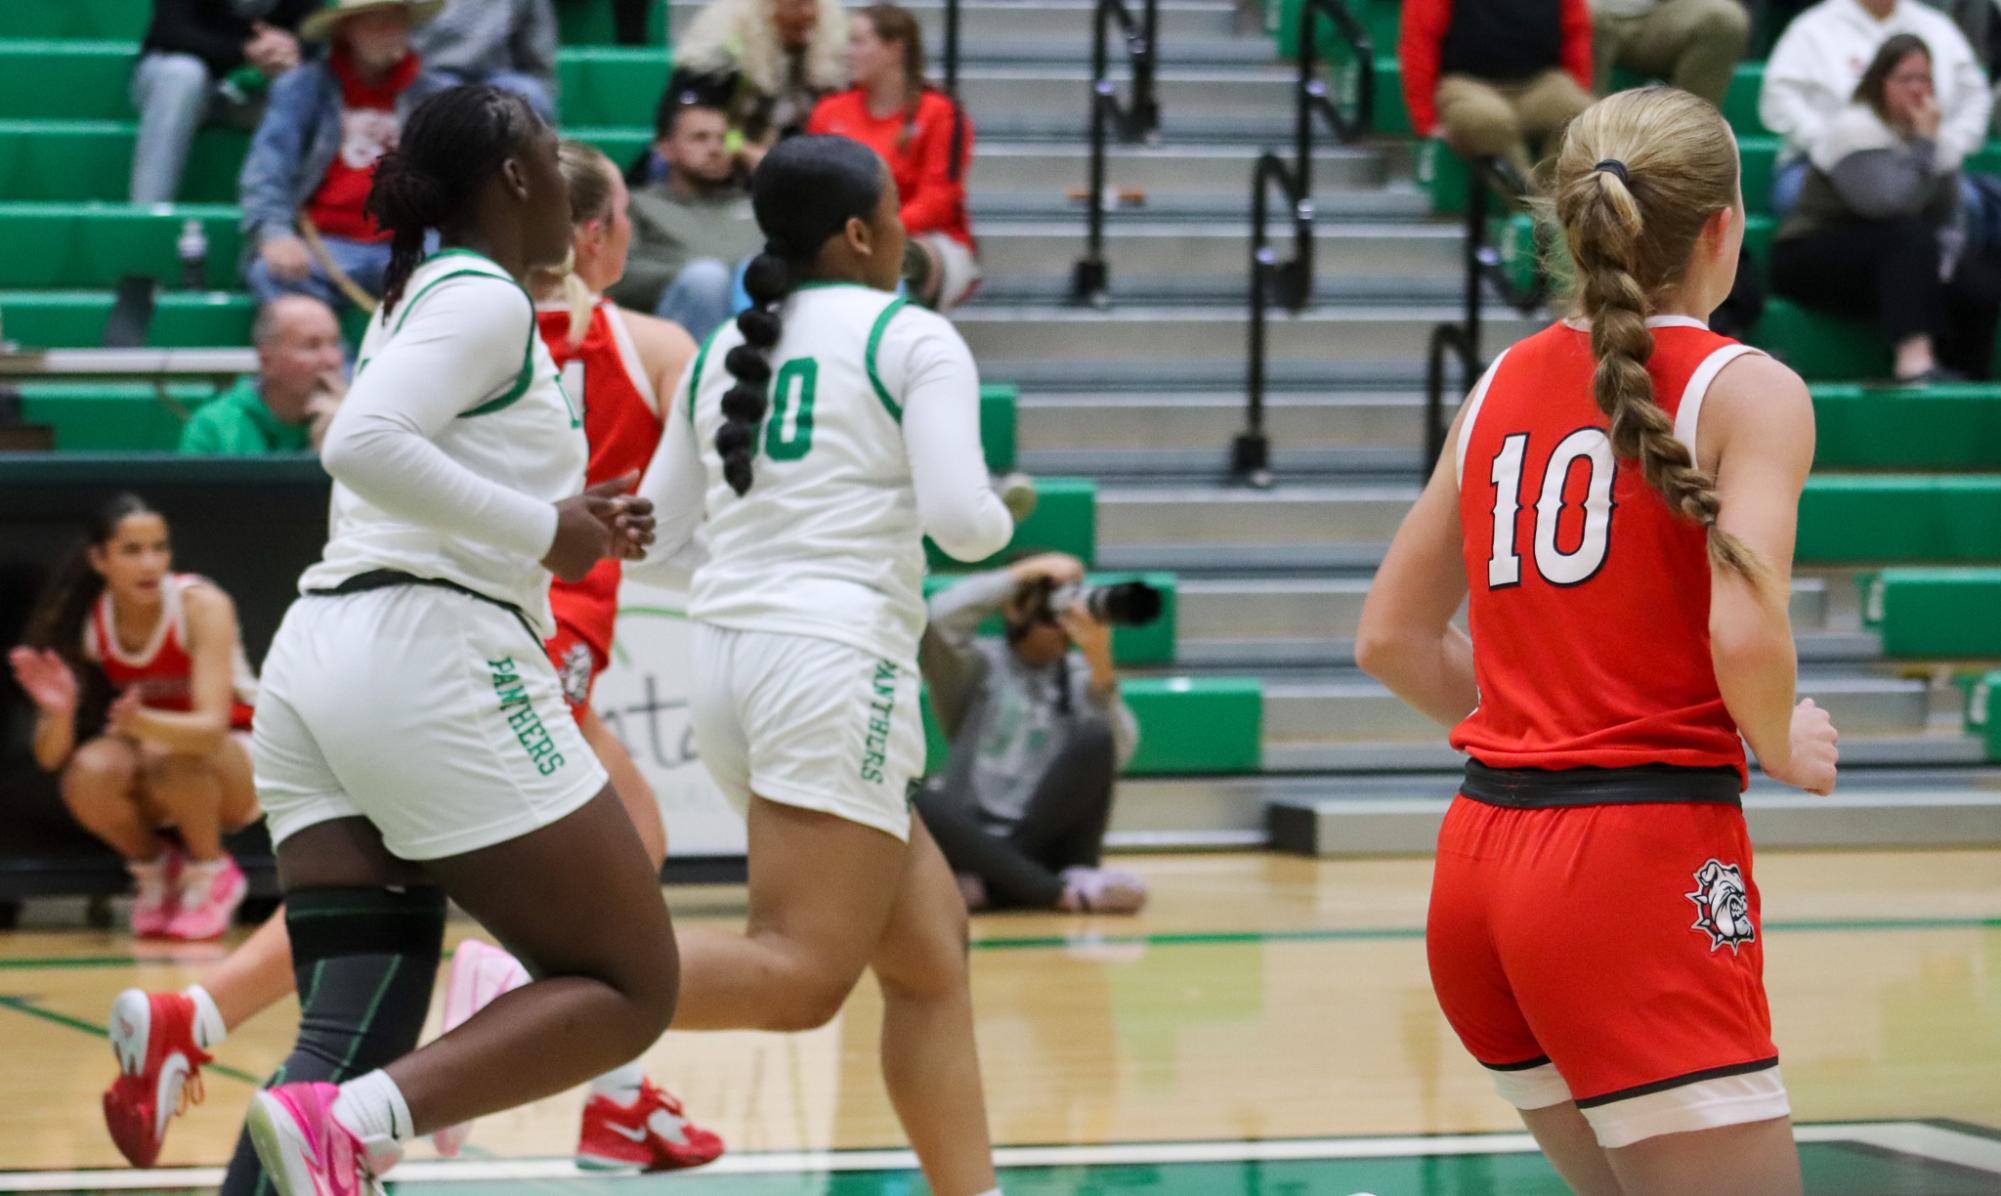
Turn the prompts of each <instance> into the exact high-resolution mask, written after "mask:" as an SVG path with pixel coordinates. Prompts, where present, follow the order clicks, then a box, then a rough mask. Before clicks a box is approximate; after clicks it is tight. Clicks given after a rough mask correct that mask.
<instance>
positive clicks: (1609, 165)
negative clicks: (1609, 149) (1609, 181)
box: [1591, 158, 1633, 187]
mask: <svg viewBox="0 0 2001 1196" xmlns="http://www.w3.org/2000/svg"><path fill="white" fill-rule="evenodd" d="M1591 169H1592V170H1594V171H1596V170H1602V171H1604V172H1605V173H1606V174H1609V175H1612V176H1613V177H1615V178H1617V179H1618V180H1619V182H1621V183H1622V184H1624V185H1625V186H1628V187H1630V186H1632V185H1633V176H1632V175H1630V174H1627V173H1626V164H1625V163H1624V162H1621V161H1619V159H1617V158H1600V159H1599V160H1598V164H1597V165H1596V166H1593V167H1592V168H1591Z"/></svg>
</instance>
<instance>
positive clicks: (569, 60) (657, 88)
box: [556, 45, 673, 165]
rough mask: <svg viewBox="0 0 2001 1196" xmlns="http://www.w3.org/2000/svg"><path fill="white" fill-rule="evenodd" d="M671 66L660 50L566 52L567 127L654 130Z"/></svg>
mask: <svg viewBox="0 0 2001 1196" xmlns="http://www.w3.org/2000/svg"><path fill="white" fill-rule="evenodd" d="M672 65H673V60H672V58H671V57H670V56H669V55H668V53H667V51H666V48H665V47H664V46H659V45H656V46H650V47H645V48H632V49H627V48H624V47H617V48H614V47H610V46H582V47H565V48H564V49H563V51H562V53H561V54H559V55H558V56H557V59H556V68H557V69H556V77H557V81H558V82H559V83H560V84H561V87H562V98H561V104H562V117H563V120H564V122H565V123H566V124H572V125H650V124H651V123H652V121H653V113H654V109H655V108H656V107H658V105H659V103H660V93H661V92H662V91H664V90H665V89H666V87H667V74H668V71H669V70H671V69H672ZM620 165H624V163H622V162H621V163H620Z"/></svg>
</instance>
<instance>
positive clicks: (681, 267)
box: [611, 93, 764, 341]
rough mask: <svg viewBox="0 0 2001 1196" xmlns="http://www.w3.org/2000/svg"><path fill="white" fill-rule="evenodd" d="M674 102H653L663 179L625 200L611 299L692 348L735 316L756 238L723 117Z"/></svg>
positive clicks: (758, 244) (760, 237) (760, 243)
mask: <svg viewBox="0 0 2001 1196" xmlns="http://www.w3.org/2000/svg"><path fill="white" fill-rule="evenodd" d="M680 101H681V97H679V96H677V95H674V94H672V93H670V94H669V95H668V96H667V97H666V98H665V99H664V100H663V101H662V102H661V105H660V115H659V120H658V121H657V134H658V135H657V137H656V139H655V141H654V143H653V145H654V150H655V152H657V153H658V154H659V155H660V156H661V157H662V158H664V159H665V160H666V162H667V165H668V171H667V178H666V180H665V181H664V182H659V183H654V184H652V185H651V186H647V187H641V188H637V189H635V190H634V191H633V193H632V255H631V257H630V258H629V259H628V261H627V263H626V269H625V278H624V280H623V281H621V282H620V283H619V284H618V285H616V286H614V287H613V288H612V289H611V296H612V298H613V299H615V300H617V301H618V303H620V304H621V305H623V306H625V307H629V308H632V309H633V310H635V311H650V312H653V313H655V314H657V315H659V316H660V317H661V318H662V319H667V320H672V321H673V322H675V323H676V324H679V325H680V326H681V327H682V328H684V329H686V330H687V332H688V335H690V336H692V337H694V338H695V339H696V340H698V341H699V340H705V339H707V337H708V335H709V333H711V332H713V331H715V329H716V327H717V325H719V324H721V323H722V322H723V321H724V320H727V319H729V318H730V316H731V315H732V314H733V313H734V312H735V311H736V301H735V298H734V295H733V291H734V287H735V280H736V276H737V272H738V271H739V270H740V269H741V268H742V263H744V262H745V261H747V260H749V259H750V258H751V257H752V256H754V255H755V254H756V253H757V252H758V251H759V250H760V249H762V248H763V247H764V234H763V233H761V232H759V231H758V229H757V217H756V215H755V214H753V213H752V212H751V210H750V191H749V189H748V188H747V187H745V186H744V183H743V175H742V172H741V171H739V170H738V169H737V165H736V161H735V160H734V159H733V158H732V157H731V156H730V152H729V147H728V136H729V117H728V116H727V115H726V114H725V113H724V112H723V110H722V109H720V108H711V107H707V106H705V105H703V104H700V103H682V102H680Z"/></svg>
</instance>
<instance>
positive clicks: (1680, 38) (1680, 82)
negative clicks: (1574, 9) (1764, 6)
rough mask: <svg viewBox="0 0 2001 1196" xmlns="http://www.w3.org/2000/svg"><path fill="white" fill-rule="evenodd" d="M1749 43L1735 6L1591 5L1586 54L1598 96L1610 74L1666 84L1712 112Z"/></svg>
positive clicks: (1707, 0)
mask: <svg viewBox="0 0 2001 1196" xmlns="http://www.w3.org/2000/svg"><path fill="white" fill-rule="evenodd" d="M1750 40H1751V14H1749V13H1748V12H1746V11H1744V5H1743V4H1742V3H1740V2H1739V0H1592V3H1591V49H1592V58H1593V60H1594V61H1595V62H1596V64H1597V71H1596V79H1597V85H1598V93H1599V94H1600V95H1604V94H1606V93H1607V92H1610V91H1611V90H1612V72H1613V71H1614V70H1627V71H1632V72H1633V73H1635V74H1638V75H1643V76H1645V77H1647V78H1649V79H1665V80H1667V81H1668V82H1669V83H1672V84H1673V85H1674V86H1676V87H1679V88H1681V89H1682V90H1683V91H1686V92H1692V93H1693V94H1695V95H1699V96H1701V97H1702V98H1703V99H1705V100H1708V101H1709V102H1710V103H1712V104H1715V105H1716V106H1717V107H1719V108H1720V107H1722V106H1723V93H1724V92H1726V91H1728V90H1730V76H1731V75H1732V74H1733V73H1735V72H1736V70H1737V60H1738V59H1740V58H1742V57H1743V56H1744V47H1745V45H1746V44H1747V43H1749V41H1750Z"/></svg>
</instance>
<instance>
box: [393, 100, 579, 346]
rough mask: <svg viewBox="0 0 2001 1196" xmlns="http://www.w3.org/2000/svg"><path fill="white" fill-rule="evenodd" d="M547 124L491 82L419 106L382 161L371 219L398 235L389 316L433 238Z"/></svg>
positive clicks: (462, 216) (452, 222) (464, 212)
mask: <svg viewBox="0 0 2001 1196" xmlns="http://www.w3.org/2000/svg"><path fill="white" fill-rule="evenodd" d="M545 127H546V126H545V125H544V124H543V122H542V118H541V117H540V116H538V115H536V113H535V110H534V109H533V108H531V107H529V106H528V102H527V101H526V100H524V99H522V98H521V97H520V96H518V95H515V94H514V93H512V92H507V91H502V90H500V89H499V88H497V87H489V86H486V85H484V84H478V85H468V86H463V87H453V88H450V89H448V90H446V91H441V92H439V93H438V94H437V95H434V96H432V97H431V98H430V99H427V100H425V101H424V102H423V103H421V104H419V105H417V109H416V111H414V112H412V113H411V114H410V119H409V120H408V121H407V122H405V123H404V125H403V133H402V139H401V143H400V144H399V145H398V146H397V147H396V148H395V149H393V150H390V151H389V152H388V153H386V154H384V155H383V156H382V160H381V161H380V162H378V163H377V164H376V167H375V183H374V186H373V187H372V188H371V189H370V190H369V193H368V204H367V211H368V214H369V215H370V216H373V217H374V218H375V223H376V224H377V225H379V226H380V227H381V228H382V229H383V231H385V232H388V233H390V234H392V237H393V239H392V240H391V241H390V245H389V270H388V273H387V274H385V275H384V277H383V286H382V311H383V314H384V315H385V316H386V315H388V314H389V313H390V312H391V311H393V310H395V307H396V304H397V302H398V301H399V300H401V299H402V298H403V288H404V286H405V285H406V284H407V283H408V282H409V281H410V274H411V272H412V271H414V270H416V268H417V266H418V264H419V263H420V262H422V261H423V260H424V238H425V236H426V235H427V234H428V233H429V232H430V231H431V230H432V229H439V230H444V229H446V228H450V227H453V226H455V225H457V224H459V223H460V222H461V221H463V220H464V219H466V217H467V216H468V215H469V213H470V209H471V207H472V204H473V200H474V198H475V197H476V196H477V195H478V194H479V189H480V188H481V187H482V186H484V185H485V184H486V180H487V179H489V178H491V177H493V175H494V174H495V173H496V172H497V171H499V170H500V166H501V163H503V162H505V161H506V160H507V159H508V158H509V157H512V156H515V155H518V154H519V153H520V152H521V151H522V149H523V147H525V146H526V145H527V144H528V142H529V141H530V140H531V139H532V138H534V137H535V136H536V135H538V134H539V133H541V132H542V131H543V129H544V128H545Z"/></svg>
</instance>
